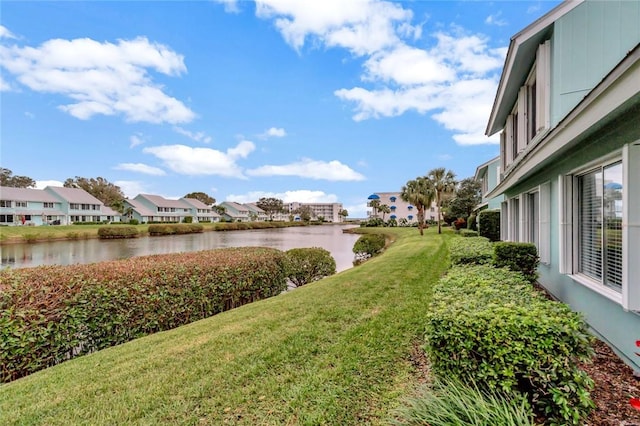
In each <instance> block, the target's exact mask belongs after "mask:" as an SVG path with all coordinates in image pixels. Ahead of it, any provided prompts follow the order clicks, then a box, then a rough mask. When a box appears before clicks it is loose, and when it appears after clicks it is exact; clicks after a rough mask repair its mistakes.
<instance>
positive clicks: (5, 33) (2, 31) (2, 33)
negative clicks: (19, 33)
mask: <svg viewBox="0 0 640 426" xmlns="http://www.w3.org/2000/svg"><path fill="white" fill-rule="evenodd" d="M0 38H14V39H15V38H17V37H16V36H15V35H14V34H13V33H12V32H11V31H9V29H8V28H7V27H5V26H3V25H0Z"/></svg>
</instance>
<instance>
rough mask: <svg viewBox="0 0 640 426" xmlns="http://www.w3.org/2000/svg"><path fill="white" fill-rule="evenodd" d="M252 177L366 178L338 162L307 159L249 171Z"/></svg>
mask: <svg viewBox="0 0 640 426" xmlns="http://www.w3.org/2000/svg"><path fill="white" fill-rule="evenodd" d="M247 174H248V175H250V176H298V177H302V178H308V179H316V180H329V181H360V180H365V177H364V176H363V175H361V174H360V173H358V172H356V171H355V170H353V169H352V168H350V167H349V166H347V165H345V164H342V163H341V162H339V161H337V160H333V161H329V162H325V161H317V160H311V159H308V158H305V159H303V160H301V161H298V162H296V163H291V164H285V165H282V166H271V165H267V166H261V167H258V168H256V169H252V170H247Z"/></svg>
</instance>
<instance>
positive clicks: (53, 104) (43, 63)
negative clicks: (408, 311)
mask: <svg viewBox="0 0 640 426" xmlns="http://www.w3.org/2000/svg"><path fill="white" fill-rule="evenodd" d="M558 3H559V1H429V0H424V1H420V0H414V1H394V2H390V1H367V0H322V1H310V0H309V1H304V0H258V1H255V2H253V1H233V0H224V1H223V0H216V1H214V0H200V1H143V0H139V1H84V2H83V1H61V2H53V1H46V2H44V1H11V0H9V1H2V3H0V72H1V74H0V113H1V116H0V166H1V167H4V168H8V169H10V170H11V171H12V172H13V174H14V175H22V176H28V177H31V178H33V179H35V180H36V181H37V184H38V187H39V188H42V187H44V186H46V185H62V182H64V180H66V179H67V178H74V177H76V176H80V177H86V178H92V177H103V178H105V179H107V180H108V181H110V182H112V183H114V184H116V185H118V186H120V188H121V189H122V190H123V192H124V194H125V195H126V196H127V197H130V198H132V197H135V196H136V195H138V194H140V193H146V194H155V195H162V196H164V197H166V198H179V197H182V196H184V195H186V194H188V193H191V192H205V193H207V194H209V195H210V196H212V197H214V198H215V199H216V200H217V202H218V203H220V202H222V201H237V202H253V201H257V200H258V199H259V198H261V197H276V198H280V199H282V200H283V201H285V202H293V201H299V202H338V203H342V204H343V206H344V208H346V209H347V210H348V212H349V217H351V218H356V217H366V202H367V197H368V196H369V195H370V194H372V193H373V192H395V191H400V190H401V188H402V185H404V184H405V183H406V182H407V181H408V180H410V179H414V178H416V177H417V176H422V175H425V174H426V173H427V172H428V171H429V170H431V169H433V168H436V167H445V168H446V169H449V170H451V171H453V172H454V173H455V174H456V176H457V178H458V179H463V178H466V177H472V176H473V175H474V173H475V170H476V167H477V166H478V165H480V164H482V163H484V162H486V161H488V160H490V159H491V158H493V157H496V156H497V155H499V146H498V142H499V141H498V139H497V137H493V138H487V137H486V136H484V132H485V128H486V125H487V121H488V117H489V113H490V111H491V106H492V104H493V100H494V98H495V93H496V89H497V85H498V82H499V79H500V73H501V70H502V66H503V64H504V58H505V55H506V52H507V48H508V46H509V40H510V38H511V37H512V36H513V35H514V34H516V33H517V32H519V31H521V30H522V29H523V28H525V27H526V26H527V25H529V24H530V23H532V22H533V21H535V20H536V19H538V18H539V17H541V16H542V15H544V14H545V13H547V12H548V11H549V10H551V9H552V8H554V7H555V6H556V5H557V4H558Z"/></svg>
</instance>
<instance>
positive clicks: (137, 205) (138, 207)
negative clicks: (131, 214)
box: [124, 198, 156, 217]
mask: <svg viewBox="0 0 640 426" xmlns="http://www.w3.org/2000/svg"><path fill="white" fill-rule="evenodd" d="M124 202H125V203H128V204H129V205H131V207H133V209H134V210H135V211H136V212H137V213H138V214H139V215H140V216H143V217H153V216H155V215H156V213H154V212H152V211H151V210H149V209H148V208H147V207H145V205H144V204H142V203H141V202H140V201H139V200H136V199H135V198H133V199H130V198H127V199H126V200H124Z"/></svg>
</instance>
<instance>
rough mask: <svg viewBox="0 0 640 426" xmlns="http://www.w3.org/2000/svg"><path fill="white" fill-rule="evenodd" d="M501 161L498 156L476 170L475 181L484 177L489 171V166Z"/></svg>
mask: <svg viewBox="0 0 640 426" xmlns="http://www.w3.org/2000/svg"><path fill="white" fill-rule="evenodd" d="M499 161H500V156H499V155H498V156H497V157H494V158H492V159H491V160H489V161H487V162H486V163H483V164H480V165H479V166H478V167H477V168H476V174H475V177H474V179H475V180H479V179H480V178H482V176H484V175H485V174H486V173H487V170H488V169H489V166H490V165H491V164H493V163H497V162H499Z"/></svg>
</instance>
